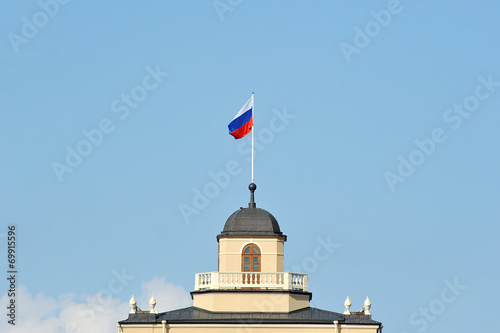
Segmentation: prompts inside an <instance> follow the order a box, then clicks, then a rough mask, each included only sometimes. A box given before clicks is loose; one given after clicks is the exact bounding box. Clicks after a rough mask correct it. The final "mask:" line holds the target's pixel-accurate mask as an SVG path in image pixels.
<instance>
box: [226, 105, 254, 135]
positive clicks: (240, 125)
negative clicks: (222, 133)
mask: <svg viewBox="0 0 500 333" xmlns="http://www.w3.org/2000/svg"><path fill="white" fill-rule="evenodd" d="M252 126H253V97H250V99H249V100H248V102H246V104H245V105H244V106H243V107H242V108H241V110H240V112H238V114H237V115H236V116H235V117H234V119H233V120H232V121H231V123H230V124H229V125H228V126H227V127H228V128H229V134H231V135H232V136H234V139H235V140H238V139H241V138H243V137H244V136H245V135H247V134H248V133H250V132H251V131H252Z"/></svg>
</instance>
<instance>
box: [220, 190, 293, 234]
mask: <svg viewBox="0 0 500 333" xmlns="http://www.w3.org/2000/svg"><path fill="white" fill-rule="evenodd" d="M248 189H249V190H250V203H249V204H248V208H243V207H242V208H240V209H239V210H237V211H235V212H234V213H233V214H232V215H231V216H229V218H228V219H227V221H226V224H225V225H224V230H222V232H221V233H220V235H218V236H217V241H219V238H220V237H224V236H244V237H250V236H281V237H284V239H285V241H286V236H285V235H283V233H282V232H281V230H280V226H279V224H278V221H276V218H274V216H273V215H272V214H271V213H269V212H268V211H267V210H265V209H260V208H257V207H256V205H255V201H254V192H255V190H256V189H257V186H256V185H255V184H254V183H251V184H250V185H249V186H248Z"/></svg>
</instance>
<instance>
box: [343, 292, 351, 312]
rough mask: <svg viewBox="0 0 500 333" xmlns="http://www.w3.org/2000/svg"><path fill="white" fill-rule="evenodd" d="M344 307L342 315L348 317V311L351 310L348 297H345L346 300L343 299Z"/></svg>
mask: <svg viewBox="0 0 500 333" xmlns="http://www.w3.org/2000/svg"><path fill="white" fill-rule="evenodd" d="M344 306H345V310H344V314H345V315H350V314H351V311H349V309H350V308H351V300H350V299H349V296H347V298H346V299H345V302H344Z"/></svg>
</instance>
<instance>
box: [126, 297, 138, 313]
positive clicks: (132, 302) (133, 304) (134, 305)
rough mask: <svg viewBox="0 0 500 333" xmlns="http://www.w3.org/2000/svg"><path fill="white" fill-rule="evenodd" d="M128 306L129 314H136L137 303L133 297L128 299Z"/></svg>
mask: <svg viewBox="0 0 500 333" xmlns="http://www.w3.org/2000/svg"><path fill="white" fill-rule="evenodd" d="M128 304H129V305H130V309H131V310H130V313H137V301H136V300H135V297H134V295H132V297H131V298H130V301H129V302H128Z"/></svg>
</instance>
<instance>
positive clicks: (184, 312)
mask: <svg viewBox="0 0 500 333" xmlns="http://www.w3.org/2000/svg"><path fill="white" fill-rule="evenodd" d="M163 320H166V321H167V322H168V323H170V324H328V325H331V324H332V322H333V321H338V322H339V323H340V324H342V323H346V324H347V323H348V324H363V325H376V326H379V325H381V323H380V322H378V321H374V320H372V319H371V315H365V314H350V315H344V314H341V313H337V312H331V311H326V310H321V309H316V308H311V307H307V308H304V309H300V310H296V311H292V312H288V313H276V312H211V311H207V310H203V309H200V308H196V307H193V306H191V307H187V308H184V309H178V310H173V311H168V312H163V313H159V314H154V313H135V314H129V317H128V319H126V320H122V321H120V322H119V324H122V325H127V324H154V323H161V322H162V321H163Z"/></svg>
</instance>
